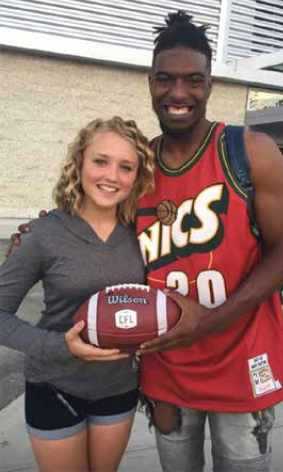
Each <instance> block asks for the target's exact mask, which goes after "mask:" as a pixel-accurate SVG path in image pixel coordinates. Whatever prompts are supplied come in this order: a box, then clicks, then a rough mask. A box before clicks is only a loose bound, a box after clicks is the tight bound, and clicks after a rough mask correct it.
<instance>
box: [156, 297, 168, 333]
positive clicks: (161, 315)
mask: <svg viewBox="0 0 283 472" xmlns="http://www.w3.org/2000/svg"><path fill="white" fill-rule="evenodd" d="M156 313H157V329H158V336H160V334H163V333H166V331H167V330H168V326H167V303H166V295H165V294H164V293H163V292H162V291H161V290H157V292H156Z"/></svg>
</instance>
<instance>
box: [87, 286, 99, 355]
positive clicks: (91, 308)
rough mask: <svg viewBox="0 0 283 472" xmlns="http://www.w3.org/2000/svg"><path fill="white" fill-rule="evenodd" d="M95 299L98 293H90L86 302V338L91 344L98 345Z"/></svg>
mask: <svg viewBox="0 0 283 472" xmlns="http://www.w3.org/2000/svg"><path fill="white" fill-rule="evenodd" d="M97 299H98V293H95V294H94V295H92V297H91V298H90V300H89V303H88V312H87V326H88V338H89V341H90V343H91V344H95V345H96V346H98V345H99V344H98V337H97Z"/></svg>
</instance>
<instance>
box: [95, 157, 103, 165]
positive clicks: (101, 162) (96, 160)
mask: <svg viewBox="0 0 283 472" xmlns="http://www.w3.org/2000/svg"><path fill="white" fill-rule="evenodd" d="M93 162H94V163H95V164H96V165H98V166H103V165H105V164H106V161H105V160H104V159H98V158H96V159H93Z"/></svg>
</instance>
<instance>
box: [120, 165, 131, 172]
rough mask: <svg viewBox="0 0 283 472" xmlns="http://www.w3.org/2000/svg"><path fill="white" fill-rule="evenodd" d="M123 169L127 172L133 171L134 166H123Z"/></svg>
mask: <svg viewBox="0 0 283 472" xmlns="http://www.w3.org/2000/svg"><path fill="white" fill-rule="evenodd" d="M122 169H123V170H124V171H126V172H132V171H133V168H132V167H130V166H122Z"/></svg>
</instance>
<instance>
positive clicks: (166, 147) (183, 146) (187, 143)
mask: <svg viewBox="0 0 283 472" xmlns="http://www.w3.org/2000/svg"><path fill="white" fill-rule="evenodd" d="M210 126H211V122H210V121H208V120H203V121H202V122H200V123H198V124H197V125H196V126H195V127H194V128H193V129H192V130H189V131H188V132H187V133H185V134H184V135H180V136H173V135H169V134H163V136H162V149H161V156H160V157H161V158H162V161H163V162H164V164H165V165H166V166H168V167H170V168H171V169H178V168H179V167H181V166H182V164H184V162H187V161H190V160H191V159H192V157H193V156H194V155H195V153H196V151H197V150H198V148H199V147H200V145H201V144H202V142H203V141H204V138H205V137H206V135H207V133H208V130H209V128H210Z"/></svg>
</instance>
